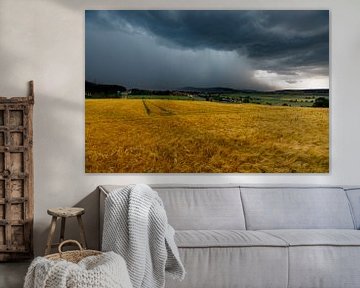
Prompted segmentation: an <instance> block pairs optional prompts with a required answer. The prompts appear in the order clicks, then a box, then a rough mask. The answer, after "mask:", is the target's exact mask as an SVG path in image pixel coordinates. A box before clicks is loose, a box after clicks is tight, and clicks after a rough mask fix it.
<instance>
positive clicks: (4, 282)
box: [0, 262, 30, 288]
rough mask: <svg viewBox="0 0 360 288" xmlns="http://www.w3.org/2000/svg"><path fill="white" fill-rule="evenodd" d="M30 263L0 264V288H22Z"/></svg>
mask: <svg viewBox="0 0 360 288" xmlns="http://www.w3.org/2000/svg"><path fill="white" fill-rule="evenodd" d="M29 265H30V262H16V263H0V287H6V288H22V287H23V284H24V278H25V274H26V271H27V268H28V267H29Z"/></svg>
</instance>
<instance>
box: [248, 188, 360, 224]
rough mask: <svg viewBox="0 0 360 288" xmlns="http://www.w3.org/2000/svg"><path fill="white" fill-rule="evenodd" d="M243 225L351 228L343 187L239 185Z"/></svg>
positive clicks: (350, 216) (351, 222)
mask: <svg viewBox="0 0 360 288" xmlns="http://www.w3.org/2000/svg"><path fill="white" fill-rule="evenodd" d="M241 197H242V201H243V205H244V213H245V219H246V226H247V229H249V230H266V229H354V222H353V218H352V214H351V210H350V205H349V201H348V198H347V196H346V193H345V191H344V190H343V189H342V188H312V187H302V188H285V187H278V188H274V187H271V188H270V187H268V188H251V187H246V188H243V187H241Z"/></svg>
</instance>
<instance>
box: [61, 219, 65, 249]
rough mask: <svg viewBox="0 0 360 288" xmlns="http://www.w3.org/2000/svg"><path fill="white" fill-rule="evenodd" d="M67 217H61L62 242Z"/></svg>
mask: <svg viewBox="0 0 360 288" xmlns="http://www.w3.org/2000/svg"><path fill="white" fill-rule="evenodd" d="M65 223H66V218H65V217H61V230H60V243H61V242H63V241H64V235H65Z"/></svg>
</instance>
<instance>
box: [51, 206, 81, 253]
mask: <svg viewBox="0 0 360 288" xmlns="http://www.w3.org/2000/svg"><path fill="white" fill-rule="evenodd" d="M47 213H48V214H49V215H51V216H52V219H51V224H50V231H49V236H48V240H47V245H46V250H45V255H48V254H50V252H51V248H52V247H57V246H58V245H59V244H60V243H61V242H62V241H64V234H65V223H66V218H69V217H77V220H78V223H79V227H80V239H81V245H82V246H83V248H84V249H86V247H87V245H86V239H85V230H84V224H83V222H82V219H81V215H83V214H84V213H85V209H84V208H78V207H73V208H50V209H48V210H47ZM58 217H60V218H61V230H60V242H59V243H54V244H53V243H52V239H53V237H54V233H55V228H56V222H57V219H58Z"/></svg>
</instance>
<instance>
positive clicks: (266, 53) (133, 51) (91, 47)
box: [85, 10, 329, 90]
mask: <svg viewBox="0 0 360 288" xmlns="http://www.w3.org/2000/svg"><path fill="white" fill-rule="evenodd" d="M85 21H86V32H85V45H86V46H85V50H86V69H85V70H86V80H88V81H96V82H97V83H108V84H119V85H124V86H126V87H127V88H144V89H176V88H181V87H188V86H195V87H215V86H222V87H230V88H238V89H257V90H272V89H286V88H292V89H300V88H301V89H311V88H328V87H329V12H328V11H327V10H306V11H300V10H291V11H285V10H281V11H277V10H238V11H234V10H227V11H221V10H220V11H217V10H212V11H205V10H198V11H196V10H192V11H179V10H166V11H165V10H164V11H155V10H137V11H136V10H132V11H124V10H121V11H120V10H88V11H86V15H85Z"/></svg>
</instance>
